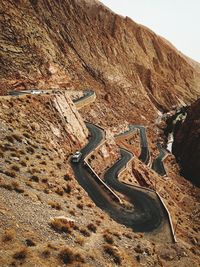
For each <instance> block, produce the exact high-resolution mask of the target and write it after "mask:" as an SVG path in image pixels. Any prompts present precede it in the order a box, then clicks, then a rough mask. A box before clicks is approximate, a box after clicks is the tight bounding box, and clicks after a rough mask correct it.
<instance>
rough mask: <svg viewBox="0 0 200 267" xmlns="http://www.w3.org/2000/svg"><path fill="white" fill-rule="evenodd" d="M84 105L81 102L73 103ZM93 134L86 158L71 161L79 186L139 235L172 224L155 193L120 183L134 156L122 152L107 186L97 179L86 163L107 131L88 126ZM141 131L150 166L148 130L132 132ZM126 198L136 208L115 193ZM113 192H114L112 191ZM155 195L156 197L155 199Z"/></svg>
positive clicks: (143, 156) (144, 155)
mask: <svg viewBox="0 0 200 267" xmlns="http://www.w3.org/2000/svg"><path fill="white" fill-rule="evenodd" d="M42 93H44V92H43V91H38V92H37V90H28V91H21V92H14V93H12V92H11V94H10V95H12V96H17V95H21V94H42ZM92 93H93V92H92V91H89V90H88V91H86V92H85V93H84V95H83V97H82V98H81V99H82V100H83V99H85V98H87V97H90V96H91V94H92ZM77 101H81V100H80V99H78V100H74V101H73V102H77ZM86 126H87V128H88V130H89V132H90V136H89V142H88V144H87V145H86V146H85V147H84V148H83V149H82V150H81V153H82V158H81V159H80V161H79V162H77V163H74V162H72V161H71V166H72V168H73V171H74V174H75V176H76V178H77V181H78V182H79V184H80V185H81V186H82V187H83V188H84V189H85V191H86V192H87V193H88V195H89V196H90V197H91V199H92V200H93V201H94V202H95V203H96V205H97V206H98V207H100V208H101V209H103V210H104V211H106V212H107V213H108V214H109V215H110V216H111V217H112V218H113V219H114V220H116V221H117V222H119V223H121V224H124V225H126V226H127V227H131V228H132V229H133V230H134V231H135V232H152V231H154V230H157V231H158V230H159V229H160V230H162V228H163V227H162V226H163V225H165V224H166V223H167V224H168V217H167V212H166V210H165V209H164V208H163V205H162V204H161V202H160V201H159V199H158V198H156V197H155V192H154V193H153V192H148V191H147V190H146V191H145V192H144V189H142V188H136V187H134V186H129V185H127V184H125V183H122V182H119V181H118V173H119V171H120V170H121V169H122V168H123V167H124V166H125V165H126V164H127V162H128V161H129V160H130V159H131V158H132V157H133V155H132V153H130V152H129V151H127V150H125V149H121V150H120V153H121V158H120V160H118V161H117V162H116V163H115V164H114V165H113V166H112V167H111V168H109V169H108V170H107V171H106V173H105V175H104V180H105V182H106V186H105V183H104V182H101V180H99V179H96V178H97V175H96V174H95V173H94V172H93V171H92V168H90V167H89V165H88V164H86V162H85V158H86V156H87V155H88V154H89V153H90V152H91V151H93V150H94V149H95V148H96V147H97V146H98V145H99V144H100V143H101V142H102V141H103V140H104V131H103V130H102V129H101V128H100V127H98V126H95V125H93V124H91V123H86ZM136 128H137V129H139V130H140V139H141V155H140V159H141V160H142V161H143V162H144V163H145V164H148V163H149V160H150V154H149V149H148V142H147V138H146V129H145V127H144V126H140V125H131V126H130V131H131V130H133V129H136ZM111 188H112V189H113V190H115V191H118V192H119V193H121V194H123V195H124V198H125V199H126V200H127V201H128V202H129V203H130V204H132V207H133V208H131V209H130V208H128V207H126V206H125V205H122V204H121V203H120V202H117V201H116V198H115V200H114V198H113V195H114V194H113V195H112V189H111ZM108 189H110V190H108ZM153 194H154V196H153Z"/></svg>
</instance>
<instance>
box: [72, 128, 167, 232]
mask: <svg viewBox="0 0 200 267" xmlns="http://www.w3.org/2000/svg"><path fill="white" fill-rule="evenodd" d="M86 125H87V127H88V130H89V131H90V139H89V143H88V144H87V145H86V146H85V147H84V148H83V149H82V150H81V152H82V154H83V157H82V159H81V160H80V161H79V162H78V163H73V162H71V165H72V168H73V171H74V173H75V175H76V178H77V180H78V182H79V184H80V185H81V186H82V187H83V188H84V189H85V190H86V191H87V192H88V194H89V196H90V197H91V198H92V200H93V201H94V202H95V203H96V205H97V206H99V207H100V208H101V209H103V210H105V211H106V212H107V213H108V214H109V215H110V216H111V217H112V218H113V219H114V220H116V221H117V222H119V223H121V224H124V225H126V226H128V227H131V228H132V229H133V230H134V231H138V232H151V231H153V230H155V229H156V228H158V227H159V226H161V224H162V222H163V221H164V220H166V219H167V217H166V213H165V211H164V210H163V208H162V206H161V204H160V202H159V201H158V199H156V198H153V197H151V196H150V195H149V194H147V193H144V192H142V191H141V190H140V189H136V188H133V187H131V186H128V185H125V184H123V183H120V182H119V181H118V180H117V174H118V172H119V170H121V168H122V167H124V165H126V163H127V162H128V161H129V160H130V159H131V157H132V154H131V153H130V152H128V151H126V150H124V149H121V159H120V160H119V161H117V162H116V163H115V164H114V165H113V166H112V167H111V168H110V169H109V170H107V172H106V173H105V176H104V178H105V182H106V183H107V184H108V185H109V186H110V187H112V188H113V189H114V190H116V191H118V192H120V193H122V194H123V195H124V196H125V197H126V198H127V199H128V201H129V202H130V203H131V204H132V205H133V207H134V208H133V209H131V210H128V209H127V208H125V207H124V206H122V205H120V204H119V203H117V202H115V201H113V200H112V198H111V196H110V195H108V194H107V193H106V192H105V190H104V189H103V188H102V187H100V186H99V184H98V182H97V181H96V180H95V179H94V176H93V175H92V174H91V172H90V171H89V170H88V168H87V166H85V164H84V158H85V157H86V156H87V154H88V153H90V152H91V151H92V150H93V149H94V148H95V147H97V146H98V144H99V143H100V142H101V141H102V140H103V131H102V130H101V129H100V128H98V127H97V126H95V125H93V124H89V123H87V124H86Z"/></svg>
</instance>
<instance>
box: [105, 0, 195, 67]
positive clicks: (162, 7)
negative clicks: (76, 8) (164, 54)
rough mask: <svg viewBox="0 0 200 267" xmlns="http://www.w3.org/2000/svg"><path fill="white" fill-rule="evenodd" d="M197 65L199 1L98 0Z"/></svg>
mask: <svg viewBox="0 0 200 267" xmlns="http://www.w3.org/2000/svg"><path fill="white" fill-rule="evenodd" d="M100 1H101V2H102V3H103V4H105V5H106V6H107V7H109V8H110V9H112V10H113V11H114V12H116V13H117V14H120V15H123V16H128V17H130V18H132V19H133V20H134V21H135V22H137V23H140V24H142V25H145V26H147V27H148V28H150V29H151V30H153V31H154V32H155V33H157V34H159V35H161V36H163V37H165V38H166V39H167V40H168V41H170V42H171V43H172V44H173V45H174V46H175V47H176V48H177V49H178V50H180V51H181V52H182V53H184V54H185V55H187V56H189V57H191V58H192V59H194V60H196V61H198V62H200V0H100Z"/></svg>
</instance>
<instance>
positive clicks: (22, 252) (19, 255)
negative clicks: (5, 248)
mask: <svg viewBox="0 0 200 267" xmlns="http://www.w3.org/2000/svg"><path fill="white" fill-rule="evenodd" d="M27 256H28V250H27V248H21V249H20V250H19V251H17V252H15V254H14V255H13V258H14V259H16V260H20V261H21V260H25V259H26V257H27Z"/></svg>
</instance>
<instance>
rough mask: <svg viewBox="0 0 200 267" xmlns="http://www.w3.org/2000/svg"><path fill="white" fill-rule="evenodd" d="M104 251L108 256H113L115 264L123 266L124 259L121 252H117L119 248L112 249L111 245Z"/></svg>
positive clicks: (104, 247) (106, 246)
mask: <svg viewBox="0 0 200 267" xmlns="http://www.w3.org/2000/svg"><path fill="white" fill-rule="evenodd" d="M103 250H104V252H105V253H106V254H108V255H109V256H111V258H112V259H113V261H114V263H115V264H117V265H121V263H122V258H121V255H120V253H119V251H118V250H117V248H115V247H112V246H111V245H104V246H103Z"/></svg>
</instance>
